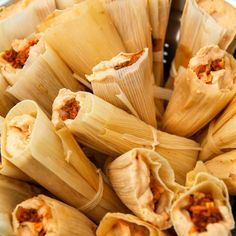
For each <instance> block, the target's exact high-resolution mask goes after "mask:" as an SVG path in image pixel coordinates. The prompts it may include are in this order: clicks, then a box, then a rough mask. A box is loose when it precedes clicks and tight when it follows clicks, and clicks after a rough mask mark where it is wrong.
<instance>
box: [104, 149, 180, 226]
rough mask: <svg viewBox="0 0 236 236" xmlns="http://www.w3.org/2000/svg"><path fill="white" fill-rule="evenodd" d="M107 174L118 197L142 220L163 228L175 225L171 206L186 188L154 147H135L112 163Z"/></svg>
mask: <svg viewBox="0 0 236 236" xmlns="http://www.w3.org/2000/svg"><path fill="white" fill-rule="evenodd" d="M108 176H109V178H110V181H111V183H112V186H113V188H114V190H115V191H116V193H117V195H118V196H119V198H120V199H121V200H122V202H123V203H124V204H125V205H126V206H127V207H128V208H129V209H130V210H131V211H132V212H133V213H134V214H135V215H137V216H138V217H139V218H140V219H142V220H144V221H147V222H149V223H151V224H153V225H155V226H157V227H158V228H159V229H161V230H164V229H168V228H170V227H171V226H172V222H171V219H170V208H171V205H172V203H173V202H174V200H175V197H176V193H178V192H180V191H183V188H182V187H180V186H179V185H178V184H176V182H175V175H174V171H173V169H172V168H171V166H170V164H169V163H168V161H167V160H166V159H165V158H164V157H162V156H161V155H159V154H158V153H157V152H155V151H152V150H148V149H143V148H137V149H132V150H131V151H129V152H127V153H125V154H123V155H121V156H119V157H118V158H117V159H115V160H114V161H113V162H111V163H110V165H109V166H108Z"/></svg>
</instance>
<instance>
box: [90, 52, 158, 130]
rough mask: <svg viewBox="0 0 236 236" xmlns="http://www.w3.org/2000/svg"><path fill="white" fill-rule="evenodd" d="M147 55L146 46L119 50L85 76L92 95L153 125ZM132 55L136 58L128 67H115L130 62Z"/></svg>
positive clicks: (150, 77)
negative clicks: (114, 55) (141, 48)
mask: <svg viewBox="0 0 236 236" xmlns="http://www.w3.org/2000/svg"><path fill="white" fill-rule="evenodd" d="M148 54H149V50H148V48H145V49H144V50H142V51H140V52H138V53H120V54H119V55H117V56H116V57H114V58H112V59H111V60H110V61H103V62H101V63H99V64H98V65H97V66H95V67H94V68H93V74H91V75H89V76H87V79H88V80H89V81H90V82H91V83H92V88H93V93H94V94H95V95H97V96H98V97H100V98H102V99H104V100H106V101H107V102H109V103H111V104H113V105H114V106H117V107H119V108H121V109H123V110H126V111H128V112H130V113H132V114H133V115H135V116H137V117H139V118H140V119H141V120H143V121H144V122H146V123H147V124H149V125H152V126H154V127H156V112H155V104H154V94H153V81H152V72H151V67H150V64H149V59H148ZM133 57H139V59H138V60H137V61H136V62H134V63H133V64H132V65H130V66H124V67H122V68H120V69H116V67H117V66H119V65H121V64H122V63H125V61H130V62H132V58H133ZM104 67H105V68H106V69H104Z"/></svg>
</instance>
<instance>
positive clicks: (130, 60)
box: [114, 51, 143, 70]
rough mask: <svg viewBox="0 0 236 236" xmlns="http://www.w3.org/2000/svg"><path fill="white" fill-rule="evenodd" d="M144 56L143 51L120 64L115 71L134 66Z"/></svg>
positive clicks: (115, 67)
mask: <svg viewBox="0 0 236 236" xmlns="http://www.w3.org/2000/svg"><path fill="white" fill-rule="evenodd" d="M142 54H143V51H141V52H138V53H136V54H133V55H132V56H131V57H130V59H129V60H127V61H124V62H122V63H119V64H117V65H115V66H114V69H115V70H119V69H122V68H124V67H128V66H132V65H133V64H134V63H135V62H136V61H137V60H138V59H139V58H140V57H141V56H142Z"/></svg>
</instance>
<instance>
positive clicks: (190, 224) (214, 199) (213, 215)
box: [171, 172, 234, 236]
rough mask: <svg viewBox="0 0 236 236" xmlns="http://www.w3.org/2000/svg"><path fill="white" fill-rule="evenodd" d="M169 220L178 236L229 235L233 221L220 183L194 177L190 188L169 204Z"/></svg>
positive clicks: (225, 191)
mask: <svg viewBox="0 0 236 236" xmlns="http://www.w3.org/2000/svg"><path fill="white" fill-rule="evenodd" d="M171 218H172V221H173V225H174V228H175V231H176V232H177V234H178V235H179V236H186V235H204V236H208V235H209V236H210V235H211V236H215V235H230V230H231V229H233V228H234V218H233V215H232V212H231V206H230V203H229V196H228V191H227V188H226V186H225V184H224V182H223V181H221V180H219V179H218V178H216V177H214V176H212V175H210V174H207V173H202V172H201V173H198V174H197V175H196V177H195V181H194V183H193V185H192V187H190V189H189V190H188V191H187V192H185V193H184V194H182V195H181V196H180V197H179V198H178V199H177V200H176V202H175V203H174V204H173V207H172V209H171Z"/></svg>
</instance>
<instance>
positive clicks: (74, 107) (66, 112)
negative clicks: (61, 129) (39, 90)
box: [59, 98, 80, 121]
mask: <svg viewBox="0 0 236 236" xmlns="http://www.w3.org/2000/svg"><path fill="white" fill-rule="evenodd" d="M79 108H80V106H79V102H78V101H77V100H76V99H75V98H71V99H68V100H67V101H64V104H63V106H62V107H61V108H60V110H59V117H60V119H61V120H62V121H65V120H68V119H70V120H74V119H75V117H76V116H77V114H78V112H79Z"/></svg>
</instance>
